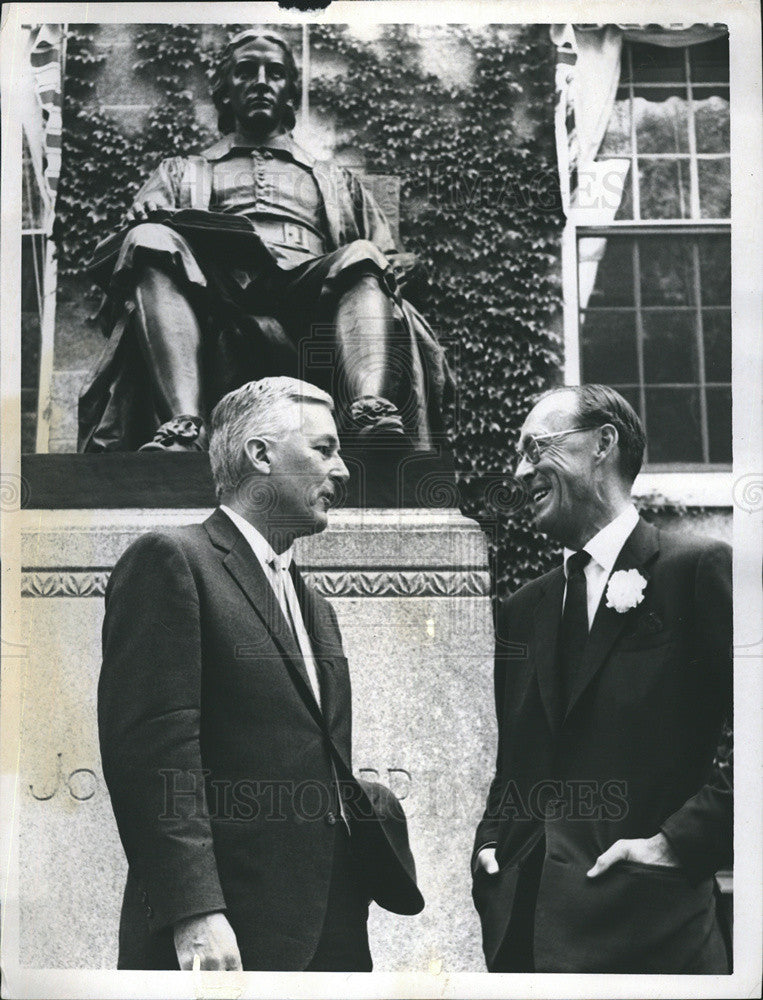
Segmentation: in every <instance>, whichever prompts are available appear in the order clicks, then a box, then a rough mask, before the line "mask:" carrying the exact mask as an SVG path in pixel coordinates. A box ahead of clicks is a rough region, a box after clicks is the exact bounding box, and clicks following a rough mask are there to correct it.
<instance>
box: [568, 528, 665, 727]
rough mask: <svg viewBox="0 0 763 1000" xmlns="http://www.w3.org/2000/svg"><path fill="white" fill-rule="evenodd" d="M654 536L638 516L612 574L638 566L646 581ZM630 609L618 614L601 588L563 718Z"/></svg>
mask: <svg viewBox="0 0 763 1000" xmlns="http://www.w3.org/2000/svg"><path fill="white" fill-rule="evenodd" d="M657 537H658V536H657V529H656V528H654V527H653V526H652V525H651V524H647V522H646V521H643V520H641V519H640V518H639V521H638V523H637V525H636V527H635V528H634V529H633V531H632V532H631V534H630V535H629V536H628V539H627V540H626V542H625V545H624V546H623V547H622V549H621V550H620V555H619V556H618V557H617V561H616V562H615V565H614V566H613V567H612V573H613V574H614V573H617V572H618V571H619V570H629V569H637V570H638V571H639V572H640V573H641V575H642V576H643V577H645V579H647V580H648V579H649V572H648V570H647V568H646V566H647V564H648V563H649V562H650V561H651V559H652V558H653V556H654V555H655V554H656V553H657V552H658V551H659V543H658V540H657ZM611 575H612V574H610V577H611ZM633 610H635V609H632V610H631V611H626V612H622V613H621V612H618V611H615V609H614V608H609V607H607V602H606V587H605V588H604V594H603V595H602V598H601V601H600V603H599V607H598V609H597V611H596V615H595V617H594V620H593V624H592V626H591V632H590V635H589V636H588V643H587V645H586V648H585V653H584V654H583V662H582V664H581V667H580V670H579V672H578V675H577V677H576V678H575V683H574V684H573V686H572V693H571V695H570V702H569V705H568V707H567V713H566V716H565V719H566V717H567V716H569V714H570V712H571V711H572V710H573V708H574V707H575V705H576V703H577V702H578V700H579V699H580V697H581V695H582V694H583V692H584V691H585V689H586V688H587V687H588V685H589V684H590V683H591V681H592V680H593V678H594V677H595V676H596V674H597V673H598V672H599V670H600V669H601V667H602V665H603V664H604V661H605V660H606V658H607V656H608V655H609V652H610V650H611V649H612V647H613V646H614V644H615V642H616V641H617V639H618V637H619V635H620V634H621V632H622V631H623V629H624V628H625V626H626V625H627V623H628V622H629V621H630V617H631V615H632V614H633Z"/></svg>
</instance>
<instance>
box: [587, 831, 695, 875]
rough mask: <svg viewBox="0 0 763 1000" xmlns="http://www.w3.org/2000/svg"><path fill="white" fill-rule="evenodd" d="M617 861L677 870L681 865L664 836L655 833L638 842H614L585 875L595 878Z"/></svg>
mask: <svg viewBox="0 0 763 1000" xmlns="http://www.w3.org/2000/svg"><path fill="white" fill-rule="evenodd" d="M618 861H635V862H636V863H637V864H642V865H664V866H665V867H666V868H678V867H680V864H681V862H680V861H679V860H678V858H677V857H676V855H675V853H674V852H673V849H672V847H671V846H670V844H669V843H668V841H667V839H666V837H665V835H664V834H662V833H656V834H655V835H654V836H653V837H648V838H641V839H638V840H616V841H615V842H614V844H613V845H612V846H611V847H610V848H609V849H608V850H606V851H605V852H604V853H603V854H600V855H599V857H598V858H597V859H596V864H595V865H594V866H593V868H591V869H590V871H588V872H586V874H587V875H588V877H589V878H596V877H597V876H599V875H601V874H602V873H603V872H605V871H607V869H608V868H611V867H612V865H614V864H617V862H618Z"/></svg>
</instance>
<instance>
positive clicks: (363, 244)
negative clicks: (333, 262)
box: [348, 240, 381, 260]
mask: <svg viewBox="0 0 763 1000" xmlns="http://www.w3.org/2000/svg"><path fill="white" fill-rule="evenodd" d="M348 246H351V247H352V249H353V250H354V251H355V252H356V253H357V254H365V255H366V256H368V257H370V258H371V259H372V260H376V259H377V258H378V257H379V254H380V253H381V251H380V250H379V248H378V247H377V246H375V245H374V244H373V243H372V242H371V241H370V240H353V241H352V243H350V244H348Z"/></svg>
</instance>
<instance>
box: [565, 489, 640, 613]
mask: <svg viewBox="0 0 763 1000" xmlns="http://www.w3.org/2000/svg"><path fill="white" fill-rule="evenodd" d="M637 524H638V511H637V510H636V508H635V507H634V506H633V504H629V505H628V506H627V507H626V508H625V510H624V511H623V512H622V513H621V514H618V515H617V517H616V518H615V519H614V521H610V522H609V524H608V525H607V526H606V527H605V528H602V529H601V531H599V532H597V533H596V534H595V535H594V536H593V538H591V539H589V541H587V542H586V544H585V545H584V546H583V550H584V551H585V552H587V553H588V554H589V555H590V556H591V558H590V560H589V561H588V564H587V565H586V567H585V569H584V570H583V572H584V573H585V579H586V593H587V596H588V628H589V629H590V627H591V626H592V625H593V620H594V617H595V616H596V610H597V608H598V607H599V603H600V601H601V598H602V595H603V594H604V588H605V587H606V585H607V580H609V577H610V574H611V573H612V570H613V569H614V566H615V563H616V562H617V557H618V556H619V555H620V552H621V550H622V547H623V545H625V543H626V541H627V540H628V536H629V535H630V534H631V532H632V531H633V529H634V528H635V527H636V525H637ZM574 551H575V550H574V549H565V550H564V575H565V577H566V576H567V559H568V557H569V556H571V555H572V554H573V553H574ZM564 598H565V600H566V599H567V587H566V585H565V588H564Z"/></svg>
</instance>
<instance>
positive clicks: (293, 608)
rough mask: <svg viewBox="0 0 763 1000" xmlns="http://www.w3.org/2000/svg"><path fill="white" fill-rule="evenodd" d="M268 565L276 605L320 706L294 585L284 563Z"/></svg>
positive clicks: (279, 561) (274, 561)
mask: <svg viewBox="0 0 763 1000" xmlns="http://www.w3.org/2000/svg"><path fill="white" fill-rule="evenodd" d="M270 565H271V566H272V567H273V569H274V570H275V577H276V580H277V590H276V594H277V597H278V603H279V604H280V605H281V610H282V611H283V613H284V617H285V618H286V621H287V622H288V623H289V625H291V629H292V633H293V634H294V638H295V639H296V641H297V646H298V647H299V651H300V653H301V654H302V659H303V660H304V663H305V669H306V670H307V676H308V678H309V680H310V686H311V687H312V689H313V694H314V695H315V700H316V701H317V702H318V704H319V705H320V703H321V688H320V683H319V681H318V671H317V670H316V668H315V659H314V657H313V650H312V648H311V646H310V639H309V637H308V635H307V631H306V629H305V625H304V619H303V618H302V609H301V608H300V606H299V601H298V600H297V592H296V591H295V589H294V584H293V582H292V579H291V575H290V573H289V567H288V565H284V563H282V562H281V560H279V559H273V560H271V563H270ZM300 626H301V627H300Z"/></svg>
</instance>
